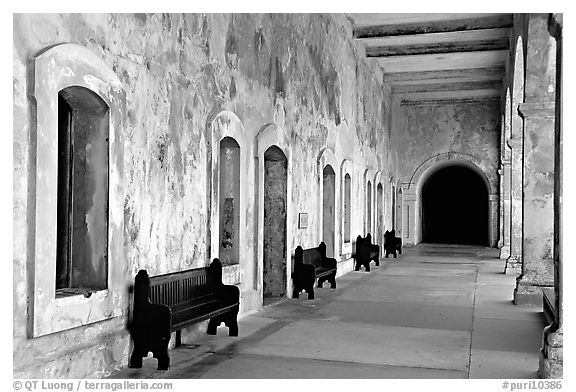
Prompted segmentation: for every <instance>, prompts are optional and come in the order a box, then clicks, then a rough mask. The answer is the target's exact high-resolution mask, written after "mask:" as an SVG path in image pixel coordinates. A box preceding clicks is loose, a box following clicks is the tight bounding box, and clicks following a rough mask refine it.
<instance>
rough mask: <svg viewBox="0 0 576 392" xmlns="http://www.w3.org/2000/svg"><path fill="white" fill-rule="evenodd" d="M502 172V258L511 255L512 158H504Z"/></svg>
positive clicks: (500, 172)
mask: <svg viewBox="0 0 576 392" xmlns="http://www.w3.org/2000/svg"><path fill="white" fill-rule="evenodd" d="M498 173H499V174H500V200H501V202H500V205H501V208H502V210H501V211H500V216H501V219H502V225H501V226H500V230H501V231H500V237H501V239H502V244H501V246H500V259H507V258H508V257H510V175H511V167H510V160H503V161H502V167H501V168H500V170H499V171H498Z"/></svg>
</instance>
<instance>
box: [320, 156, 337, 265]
mask: <svg viewBox="0 0 576 392" xmlns="http://www.w3.org/2000/svg"><path fill="white" fill-rule="evenodd" d="M317 162H318V165H317V171H318V179H319V189H320V191H319V192H318V206H319V207H318V222H320V225H319V226H320V227H319V229H318V238H319V241H317V242H318V243H320V242H321V241H323V242H324V243H325V244H326V254H327V255H328V257H334V256H335V255H337V254H338V250H339V249H340V247H339V245H338V242H339V241H337V240H336V239H337V238H338V237H337V235H338V234H337V233H338V230H337V228H338V225H337V222H338V215H339V214H338V207H339V198H338V197H337V195H338V192H337V191H336V190H337V189H339V186H340V178H339V176H338V175H337V172H338V164H337V162H336V157H335V156H334V152H333V151H332V150H331V149H329V148H324V149H322V150H321V151H320V154H319V155H318V159H317Z"/></svg>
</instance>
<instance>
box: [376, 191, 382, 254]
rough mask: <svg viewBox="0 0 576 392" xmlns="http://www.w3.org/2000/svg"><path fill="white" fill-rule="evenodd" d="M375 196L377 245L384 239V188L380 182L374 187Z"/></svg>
mask: <svg viewBox="0 0 576 392" xmlns="http://www.w3.org/2000/svg"><path fill="white" fill-rule="evenodd" d="M376 197H377V199H376V200H377V203H378V205H377V207H376V214H377V215H376V222H377V224H378V228H377V230H376V240H377V242H376V243H377V244H378V245H383V244H384V241H383V238H384V188H382V184H380V183H379V184H378V186H377V187H376Z"/></svg>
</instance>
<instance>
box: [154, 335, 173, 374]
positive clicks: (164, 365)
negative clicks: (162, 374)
mask: <svg viewBox="0 0 576 392" xmlns="http://www.w3.org/2000/svg"><path fill="white" fill-rule="evenodd" d="M168 342H169V339H162V342H160V347H159V348H158V349H157V350H156V352H155V353H154V356H155V357H156V358H157V359H158V370H168V369H169V368H170V355H169V354H168Z"/></svg>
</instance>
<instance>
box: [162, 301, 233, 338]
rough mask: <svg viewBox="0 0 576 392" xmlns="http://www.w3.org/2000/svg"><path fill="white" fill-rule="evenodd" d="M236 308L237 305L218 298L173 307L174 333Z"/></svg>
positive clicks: (172, 328) (172, 327)
mask: <svg viewBox="0 0 576 392" xmlns="http://www.w3.org/2000/svg"><path fill="white" fill-rule="evenodd" d="M235 306H238V304H237V303H231V302H230V301H222V300H217V299H216V298H202V299H200V300H194V301H189V302H185V303H182V304H179V305H176V306H173V307H171V308H170V309H171V310H172V326H171V328H170V329H171V330H172V331H178V330H180V329H182V328H184V327H186V326H188V325H191V324H196V323H199V322H201V321H204V320H208V319H211V318H213V317H216V316H219V315H222V314H224V313H226V312H228V311H230V310H232V309H233V308H234V307H235Z"/></svg>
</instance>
